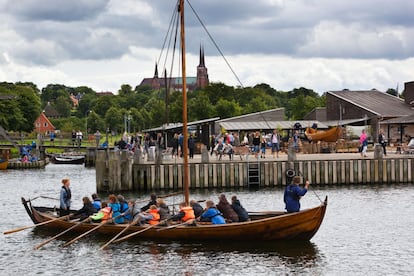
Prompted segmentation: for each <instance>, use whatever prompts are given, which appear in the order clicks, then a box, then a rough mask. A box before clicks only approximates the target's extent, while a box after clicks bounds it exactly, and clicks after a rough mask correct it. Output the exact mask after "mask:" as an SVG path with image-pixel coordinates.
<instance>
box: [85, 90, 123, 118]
mask: <svg viewBox="0 0 414 276" xmlns="http://www.w3.org/2000/svg"><path fill="white" fill-rule="evenodd" d="M81 102H82V101H81ZM112 107H113V108H116V109H119V108H120V106H119V104H118V99H117V97H116V96H100V97H98V99H97V100H96V102H95V104H94V105H93V106H89V108H87V107H86V106H84V107H83V109H85V113H84V114H86V110H90V109H92V110H93V111H94V112H96V113H98V114H99V116H101V117H104V118H106V112H107V111H108V110H109V109H111V108H112ZM84 116H85V115H84ZM105 121H106V119H105Z"/></svg>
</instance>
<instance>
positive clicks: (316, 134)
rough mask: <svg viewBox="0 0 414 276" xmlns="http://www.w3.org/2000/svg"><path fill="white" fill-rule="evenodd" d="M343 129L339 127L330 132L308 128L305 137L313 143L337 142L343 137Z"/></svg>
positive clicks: (329, 130)
mask: <svg viewBox="0 0 414 276" xmlns="http://www.w3.org/2000/svg"><path fill="white" fill-rule="evenodd" d="M341 134H342V128H341V127H339V126H335V127H332V128H330V129H328V130H317V129H314V128H310V127H308V128H306V130H305V136H306V138H307V139H308V140H309V141H312V142H318V141H321V142H336V141H338V139H339V138H340V137H341Z"/></svg>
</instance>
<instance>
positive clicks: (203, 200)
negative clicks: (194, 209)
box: [168, 199, 206, 206]
mask: <svg viewBox="0 0 414 276" xmlns="http://www.w3.org/2000/svg"><path fill="white" fill-rule="evenodd" d="M205 201H206V200H205V199H200V200H197V201H196V202H197V203H201V202H205ZM180 204H181V203H174V204H168V206H177V205H180Z"/></svg>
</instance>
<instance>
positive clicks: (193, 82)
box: [139, 47, 209, 91]
mask: <svg viewBox="0 0 414 276" xmlns="http://www.w3.org/2000/svg"><path fill="white" fill-rule="evenodd" d="M208 84H209V79H208V72H207V67H206V65H205V60H204V48H203V47H200V64H199V65H198V66H197V76H196V77H187V90H188V91H194V90H196V89H197V88H205V87H206V86H207V85H208ZM144 85H147V86H150V87H151V88H152V89H154V90H156V89H160V88H161V87H165V86H168V87H169V88H170V90H175V91H181V90H182V88H183V80H182V78H181V77H166V76H164V77H158V65H157V64H155V73H154V77H152V78H144V79H143V80H142V81H141V83H140V85H139V86H144Z"/></svg>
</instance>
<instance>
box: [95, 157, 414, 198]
mask: <svg viewBox="0 0 414 276" xmlns="http://www.w3.org/2000/svg"><path fill="white" fill-rule="evenodd" d="M96 154H97V156H96V186H97V191H98V192H106V191H112V192H115V191H142V192H148V191H158V190H181V189H182V188H183V185H184V184H183V183H184V181H183V175H184V168H183V164H182V160H181V159H179V160H168V161H164V160H154V162H146V161H143V160H139V159H138V160H137V158H135V159H134V156H131V155H130V153H129V152H127V151H107V150H102V151H97V153H96ZM328 156H329V159H328V158H327V157H328ZM306 157H308V158H307V159H306V160H298V159H299V158H298V159H296V158H295V160H291V159H290V158H283V157H281V158H280V159H272V158H268V159H256V158H254V157H251V158H248V159H247V160H238V159H237V157H236V158H235V160H216V159H215V158H210V159H214V160H207V161H206V160H200V159H199V160H191V161H190V162H189V164H188V166H189V175H190V176H189V177H190V180H189V183H190V189H202V188H251V187H254V188H265V187H277V186H285V185H286V184H288V183H289V182H290V179H291V177H292V175H301V176H303V177H304V178H305V179H309V180H310V181H311V183H312V184H314V185H352V184H392V183H414V180H413V172H414V156H412V155H396V156H391V157H388V156H387V158H382V156H381V157H380V158H358V157H359V155H358V154H355V155H354V156H353V158H349V157H348V158H343V156H341V154H335V156H334V155H330V154H329V155H323V154H319V155H312V156H311V155H306ZM324 157H325V159H324ZM341 157H342V158H341ZM351 157H352V156H351ZM207 159H208V158H207ZM202 161H203V162H202ZM292 170H293V172H292Z"/></svg>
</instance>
